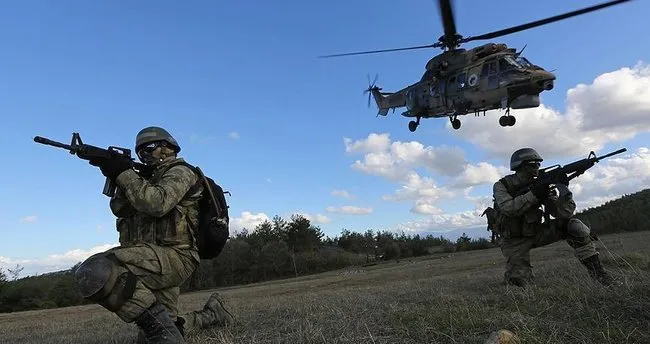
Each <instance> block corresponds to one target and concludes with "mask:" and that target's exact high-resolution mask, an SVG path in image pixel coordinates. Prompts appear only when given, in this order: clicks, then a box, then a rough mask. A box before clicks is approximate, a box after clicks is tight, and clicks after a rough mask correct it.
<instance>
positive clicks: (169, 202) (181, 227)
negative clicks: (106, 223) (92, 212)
mask: <svg viewBox="0 0 650 344" xmlns="http://www.w3.org/2000/svg"><path fill="white" fill-rule="evenodd" d="M178 162H183V159H181V158H170V159H169V160H168V161H165V162H164V163H163V164H161V165H160V166H157V168H156V169H155V170H154V172H153V174H152V176H151V177H150V178H149V179H148V180H147V179H144V178H142V177H140V176H139V175H138V174H137V173H136V172H135V171H133V170H127V171H125V172H123V173H121V174H120V175H119V176H118V177H117V180H116V183H117V185H118V187H117V190H116V193H115V195H114V196H113V198H112V199H111V201H110V207H111V211H112V212H113V214H115V216H117V220H116V225H117V230H118V232H119V233H120V236H119V237H120V239H119V240H120V244H121V245H122V246H130V245H134V244H138V243H151V244H157V245H160V246H168V247H173V248H176V249H181V250H187V249H190V250H192V253H191V255H192V256H196V258H197V260H198V253H196V250H197V247H196V244H195V240H194V232H195V231H196V230H197V228H198V211H199V207H198V202H199V200H200V197H201V191H202V189H203V186H202V184H201V183H200V182H198V177H197V175H196V174H195V173H194V172H193V171H192V170H190V169H189V168H188V167H187V166H183V165H175V166H170V165H172V164H174V163H178Z"/></svg>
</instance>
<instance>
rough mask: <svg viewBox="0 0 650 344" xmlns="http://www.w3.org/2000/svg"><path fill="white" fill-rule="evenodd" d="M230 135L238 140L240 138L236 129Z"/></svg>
mask: <svg viewBox="0 0 650 344" xmlns="http://www.w3.org/2000/svg"><path fill="white" fill-rule="evenodd" d="M228 136H230V138H231V139H233V140H238V139H239V133H238V132H236V131H231V132H230V133H229V134H228Z"/></svg>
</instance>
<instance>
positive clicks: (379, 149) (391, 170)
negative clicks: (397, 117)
mask: <svg viewBox="0 0 650 344" xmlns="http://www.w3.org/2000/svg"><path fill="white" fill-rule="evenodd" d="M343 143H344V144H345V151H346V152H347V153H348V154H363V155H364V157H363V161H361V160H356V161H355V162H354V164H353V165H352V168H354V169H355V170H358V171H361V172H364V173H367V174H371V175H376V176H381V177H385V178H388V179H389V180H392V181H404V180H405V179H407V178H408V175H409V173H410V172H411V170H412V169H413V168H417V167H426V168H427V169H428V170H429V171H431V172H433V173H439V174H441V175H446V176H453V175H456V174H458V173H460V172H462V170H463V166H464V165H465V164H466V161H465V157H464V152H463V150H462V149H461V148H459V147H448V146H441V147H433V146H424V145H423V144H422V143H420V142H417V141H409V142H401V141H393V142H391V140H390V135H389V134H387V133H384V134H376V133H371V134H370V135H368V137H367V138H365V139H362V140H357V141H353V140H352V139H350V138H347V137H346V138H343Z"/></svg>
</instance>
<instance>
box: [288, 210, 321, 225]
mask: <svg viewBox="0 0 650 344" xmlns="http://www.w3.org/2000/svg"><path fill="white" fill-rule="evenodd" d="M293 214H299V215H302V216H303V217H304V218H306V219H307V220H309V222H311V223H313V224H317V225H319V224H325V223H330V222H331V221H332V220H331V219H330V218H329V217H327V216H325V215H323V214H307V213H305V212H300V211H297V212H294V213H292V215H293ZM286 218H290V216H287V217H286Z"/></svg>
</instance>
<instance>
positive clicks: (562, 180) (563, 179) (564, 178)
mask: <svg viewBox="0 0 650 344" xmlns="http://www.w3.org/2000/svg"><path fill="white" fill-rule="evenodd" d="M557 183H558V184H564V185H566V186H569V176H567V175H566V174H564V173H561V174H560V178H559V180H558V182H557Z"/></svg>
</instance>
